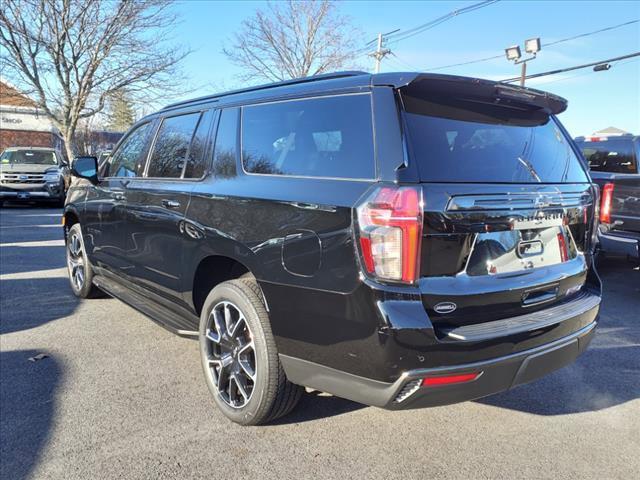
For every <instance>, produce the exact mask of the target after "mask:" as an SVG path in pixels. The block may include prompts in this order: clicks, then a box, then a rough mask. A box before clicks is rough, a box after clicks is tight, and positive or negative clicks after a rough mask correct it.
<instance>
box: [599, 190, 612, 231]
mask: <svg viewBox="0 0 640 480" xmlns="http://www.w3.org/2000/svg"><path fill="white" fill-rule="evenodd" d="M613 187H614V185H613V183H606V184H605V185H604V187H602V199H601V201H600V222H602V223H611V202H612V200H613Z"/></svg>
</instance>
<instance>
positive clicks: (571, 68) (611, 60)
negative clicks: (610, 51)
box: [501, 52, 640, 83]
mask: <svg viewBox="0 0 640 480" xmlns="http://www.w3.org/2000/svg"><path fill="white" fill-rule="evenodd" d="M638 56H640V52H635V53H629V54H628V55H622V56H620V57H615V58H609V59H607V60H598V61H597V62H591V63H585V64H583V65H576V66H574V67H567V68H559V69H557V70H550V71H548V72H542V73H534V74H532V75H527V76H526V77H525V78H526V79H527V80H528V79H530V78H540V77H546V76H547V75H557V74H558V73H564V72H571V71H573V70H579V69H581V68H587V67H593V66H595V65H600V64H601V63H611V62H616V61H618V60H624V59H626V58H633V57H638ZM518 80H520V77H513V78H507V79H505V80H501V82H507V83H510V82H516V81H518Z"/></svg>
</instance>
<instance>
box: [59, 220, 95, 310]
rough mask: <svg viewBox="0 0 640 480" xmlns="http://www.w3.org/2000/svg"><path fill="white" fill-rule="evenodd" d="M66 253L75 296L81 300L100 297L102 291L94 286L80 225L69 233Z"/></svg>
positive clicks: (73, 227) (72, 227) (75, 225)
mask: <svg viewBox="0 0 640 480" xmlns="http://www.w3.org/2000/svg"><path fill="white" fill-rule="evenodd" d="M66 253H67V271H68V272H69V284H70V285H71V290H72V291H73V294H74V295H75V296H76V297H79V298H92V297H96V296H98V295H99V292H100V291H99V290H98V287H96V286H95V285H94V284H93V268H92V267H91V263H90V262H89V259H88V258H87V252H86V251H85V248H84V239H83V237H82V229H81V228H80V224H79V223H75V224H73V225H72V226H71V228H70V229H69V232H68V233H67V245H66Z"/></svg>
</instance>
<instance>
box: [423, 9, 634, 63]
mask: <svg viewBox="0 0 640 480" xmlns="http://www.w3.org/2000/svg"><path fill="white" fill-rule="evenodd" d="M638 22H640V19H636V20H630V21H628V22H624V23H620V24H618V25H612V26H610V27H605V28H601V29H599V30H594V31H592V32H586V33H580V34H578V35H574V36H572V37H567V38H563V39H560V40H556V41H555V42H550V43H543V44H542V46H543V47H545V48H548V47H551V46H553V45H558V44H560V43H565V42H569V41H571V40H575V39H577V38H584V37H588V36H591V35H595V34H597V33H602V32H607V31H609V30H615V29H616V28H621V27H625V26H627V25H632V24H634V23H638ZM503 57H504V54H500V55H494V56H492V57H485V58H478V59H476V60H469V61H467V62H460V63H453V64H451V65H442V66H440V67H435V68H429V69H424V70H425V71H428V72H434V71H436V70H444V69H445V68H453V67H461V66H463V65H471V64H473V63H481V62H487V61H489V60H496V59H498V58H503Z"/></svg>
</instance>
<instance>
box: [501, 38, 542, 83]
mask: <svg viewBox="0 0 640 480" xmlns="http://www.w3.org/2000/svg"><path fill="white" fill-rule="evenodd" d="M524 47H525V51H526V52H527V53H529V54H530V55H531V56H530V57H529V58H522V59H521V57H522V54H521V52H520V47H519V46H518V45H514V46H513V47H509V48H506V49H505V54H506V56H507V60H509V61H513V63H514V64H515V65H518V64H520V65H521V67H520V86H521V87H524V82H525V80H526V78H527V62H528V61H529V60H533V59H534V58H536V55H537V54H538V52H539V51H540V39H539V38H530V39H529V40H527V41H525V42H524Z"/></svg>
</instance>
